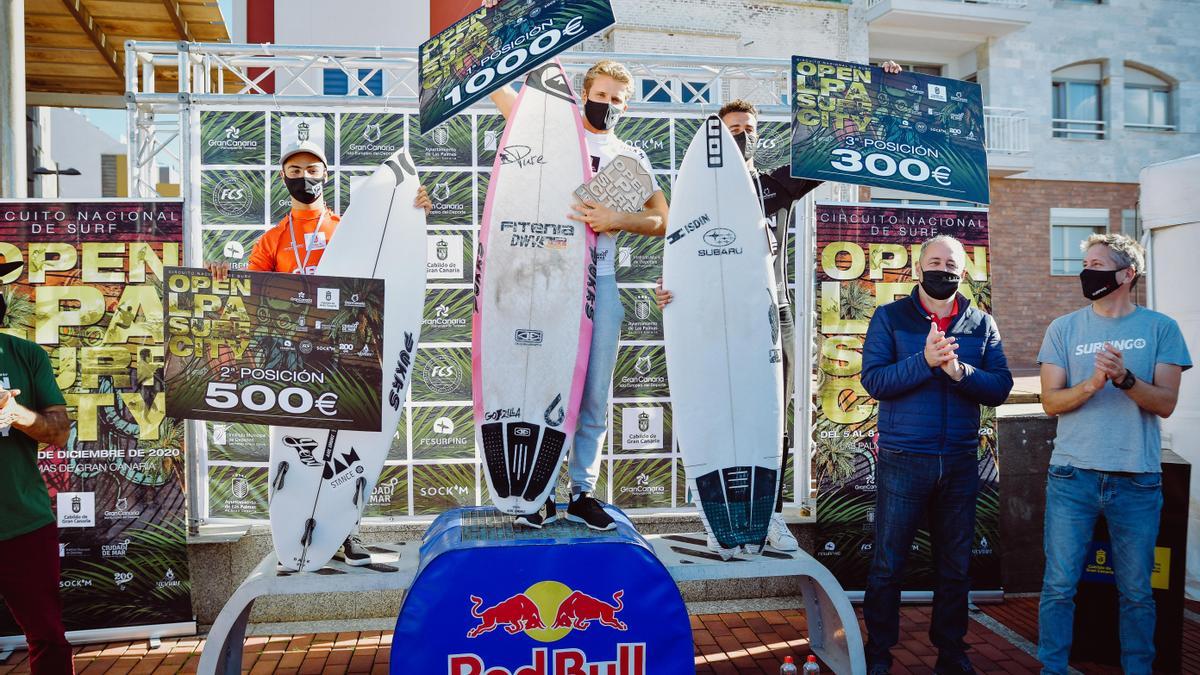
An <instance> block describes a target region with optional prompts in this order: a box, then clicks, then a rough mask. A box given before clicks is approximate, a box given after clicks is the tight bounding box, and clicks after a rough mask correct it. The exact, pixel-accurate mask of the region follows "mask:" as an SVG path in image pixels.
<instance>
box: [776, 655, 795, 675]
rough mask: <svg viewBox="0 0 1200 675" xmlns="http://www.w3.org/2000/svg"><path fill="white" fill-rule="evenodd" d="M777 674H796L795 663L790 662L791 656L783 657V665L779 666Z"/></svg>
mask: <svg viewBox="0 0 1200 675" xmlns="http://www.w3.org/2000/svg"><path fill="white" fill-rule="evenodd" d="M779 675H796V664H795V663H792V657H790V656H785V657H783V665H782V666H779Z"/></svg>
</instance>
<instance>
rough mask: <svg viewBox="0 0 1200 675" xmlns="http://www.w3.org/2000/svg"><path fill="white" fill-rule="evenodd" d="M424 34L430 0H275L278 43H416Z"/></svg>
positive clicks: (405, 45) (383, 44) (409, 45)
mask: <svg viewBox="0 0 1200 675" xmlns="http://www.w3.org/2000/svg"><path fill="white" fill-rule="evenodd" d="M450 1H452V0H435V2H450ZM454 1H457V0H454ZM428 38H429V0H336V1H335V2H329V1H328V0H322V1H318V0H275V42H276V43H277V44H293V45H315V44H322V45H369V46H375V45H379V46H382V47H413V48H416V47H417V46H418V45H420V44H421V43H422V42H424V41H425V40H427V39H428Z"/></svg>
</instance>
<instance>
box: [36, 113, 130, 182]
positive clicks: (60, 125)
mask: <svg viewBox="0 0 1200 675" xmlns="http://www.w3.org/2000/svg"><path fill="white" fill-rule="evenodd" d="M124 154H126V148H125V144H124V143H121V142H120V141H118V140H117V139H115V138H113V137H112V136H109V135H108V134H106V133H105V132H103V131H101V130H100V129H99V128H97V127H96V126H95V125H93V124H92V123H91V122H89V121H88V120H87V118H85V117H84V116H83V115H81V114H79V113H77V112H75V111H74V110H71V109H70V108H51V109H50V156H51V158H52V159H53V160H54V161H55V162H56V163H57V164H58V168H59V169H60V170H62V169H79V173H80V175H78V176H59V178H60V179H61V183H60V184H59V185H60V187H61V193H60V194H59V196H60V197H66V198H80V199H83V198H93V197H99V196H101V187H100V185H101V182H100V178H101V176H100V156H101V155H124ZM49 180H51V181H53V180H54V177H53V176H51V177H49ZM51 189H52V188H51Z"/></svg>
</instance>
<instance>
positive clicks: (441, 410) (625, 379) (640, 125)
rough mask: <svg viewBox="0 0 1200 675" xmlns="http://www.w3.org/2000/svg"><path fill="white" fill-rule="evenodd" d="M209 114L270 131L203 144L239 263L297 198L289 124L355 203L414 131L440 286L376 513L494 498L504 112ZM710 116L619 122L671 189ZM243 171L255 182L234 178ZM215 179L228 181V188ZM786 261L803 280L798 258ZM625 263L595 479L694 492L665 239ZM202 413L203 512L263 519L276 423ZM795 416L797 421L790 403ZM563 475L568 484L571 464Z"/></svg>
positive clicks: (209, 258)
mask: <svg viewBox="0 0 1200 675" xmlns="http://www.w3.org/2000/svg"><path fill="white" fill-rule="evenodd" d="M201 119H202V120H204V121H205V124H206V125H209V127H210V128H209V127H206V129H205V132H204V134H203V135H202V136H203V138H207V139H223V138H224V137H225V130H226V129H227V128H229V127H230V126H238V129H239V131H238V136H239V138H242V139H246V138H252V137H253V135H251V136H247V134H250V133H251V131H250V130H251V128H254V129H266V130H267V132H268V133H269V134H270V135H269V136H268V138H267V141H268V143H269V146H270V147H269V148H267V149H264V150H263V151H262V154H251V153H249V152H244V153H243V154H241V155H237V154H234V153H232V150H234V149H236V146H230V147H229V148H227V149H229V150H230V152H229V153H226V154H220V153H218V152H217V150H216V149H215V148H216V146H214V149H212V150H209V151H208V152H209V154H208V155H206V157H209V158H210V159H211V160H212V161H211V163H210V162H209V161H208V160H206V161H205V162H204V163H203V164H202V166H201V182H202V185H204V186H208V187H207V188H206V191H205V192H204V197H205V202H204V204H203V205H202V210H203V222H202V226H201V240H202V242H203V245H204V261H205V262H214V261H225V262H228V263H230V267H231V269H238V268H239V267H240V266H243V265H244V264H245V261H246V260H247V259H248V257H249V253H250V250H251V249H252V248H253V245H254V241H255V240H256V239H257V237H258V236H259V235H260V233H261V232H262V231H263V230H264V229H265V228H268V227H270V226H273V225H275V224H276V223H277V222H278V221H279V219H280V218H282V217H284V216H285V215H286V213H287V210H288V208H289V205H290V199H289V196H288V194H287V191H286V189H285V187H284V186H283V184H282V181H281V180H280V178H279V173H278V169H277V168H275V167H273V166H269V165H267V164H264V163H263V162H264V158H265V157H269V156H271V155H274V154H276V148H278V147H279V146H280V145H282V144H284V143H285V142H288V141H290V140H293V139H292V138H291V137H290V136H288V134H293V135H298V134H300V133H301V132H302V131H303V132H304V133H307V134H308V137H309V139H310V140H315V141H317V142H324V143H325V146H326V147H327V148H331V150H330V154H329V160H330V165H329V169H330V175H331V179H330V181H329V184H328V185H327V186H326V193H325V194H326V199H327V200H328V203H329V204H330V205H332V206H333V207H334V208H335V209H336V210H337V211H338V212H339V213H345V210H346V208H347V206H348V205H349V204H350V203H351V201H352V200H353V195H354V191H355V189H356V187H357V185H358V184H360V181H361V180H362V179H363V178H365V177H367V176H369V175H371V172H372V171H374V170H375V168H376V166H377V165H378V162H379V161H382V159H384V158H385V153H388V152H389V151H391V152H394V149H395V148H399V147H402V146H403V145H405V144H406V143H407V144H408V146H409V148H410V151H411V152H412V155H413V158H414V162H415V163H416V164H417V167H418V170H419V172H420V179H421V183H422V185H424V186H425V187H426V189H427V190H428V191H429V194H430V197H431V199H432V201H433V203H434V209H433V213H432V214H431V215H430V217H429V219H428V223H427V228H426V233H427V235H428V236H427V237H426V278H427V281H428V287H427V291H426V294H425V310H424V314H423V316H422V330H421V343H420V345H418V350H417V357H416V362H415V363H414V370H413V379H412V386H411V387H410V392H409V401H408V402H407V404H406V406H405V410H404V415H403V416H402V417H401V421H400V424H399V427H398V429H397V430H396V434H395V436H394V437H393V441H392V447H391V450H390V451H389V453H388V457H387V460H386V463H385V467H384V472H383V475H382V477H381V479H380V482H379V484H378V485H377V486H376V489H375V492H373V493H372V495H371V500H370V502H369V504H368V507H367V510H366V515H367V516H368V517H385V518H406V517H420V516H428V515H430V514H435V513H438V512H439V510H440V509H445V508H449V507H452V506H456V505H460V504H467V505H475V504H487V503H488V495H487V486H486V481H484V479H483V474H482V472H481V468H480V466H481V460H480V458H479V453H478V451H477V450H476V448H475V434H474V422H473V418H472V414H471V400H472V393H471V378H470V372H471V349H470V344H471V308H472V305H473V303H474V294H473V289H472V285H471V280H472V278H471V274H472V270H473V269H474V256H475V249H476V247H477V245H478V242H477V236H478V231H479V220H480V218H481V214H482V212H483V206H484V202H485V200H486V197H487V188H488V179H489V177H490V174H491V170H492V168H493V164H494V163H495V161H496V156H497V154H498V153H499V152H501V150H502V148H501V143H500V141H501V138H502V135H503V131H504V118H503V117H501V116H500V115H496V114H494V113H490V112H469V113H462V114H459V115H455V116H453V117H451V118H449V119H448V120H447V121H446V123H445V124H441V125H439V126H437V127H435V128H433V129H432V130H429V131H426V132H424V133H422V131H421V127H420V125H419V124H418V123H417V122H418V120H417V117H416V115H415V114H413V110H412V109H411V108H408V109H405V110H403V111H398V112H372V111H369V110H353V109H351V110H346V111H342V112H338V113H334V114H326V113H322V112H320V111H315V110H304V109H294V110H274V109H273V110H271V111H259V112H258V113H257V116H256V115H255V114H249V113H246V114H239V115H238V116H234V115H233V114H232V113H231V112H229V111H221V110H217V111H213V114H202V115H201ZM256 125H257V126H256ZM304 125H307V126H304ZM698 128H699V118H697V117H695V116H692V115H663V114H655V115H641V114H638V115H633V114H631V115H627V116H626V117H625V118H624V119H623V121H622V122H621V124H620V126H618V128H617V130H616V132H617V134H618V136H619V137H620V138H622V139H623V140H625V141H626V142H628V143H629V144H631V145H633V146H635V147H637V148H639V149H641V150H643V151H644V152H646V154H647V156H648V157H649V158H650V161H651V165H652V168H653V175H654V179H655V182H656V183H657V185H658V187H659V189H661V190H663V192H664V194H665V195H666V196H667V198H668V199H670V196H671V186H672V182H673V181H674V178H675V173H676V171H677V168H678V164H679V161H680V160H681V159H682V157H683V154H684V152H685V151H686V149H687V146H688V144H689V143H690V142H691V140H692V136H693V135H694V134H695V131H696V129H698ZM787 129H788V123H787V121H786V119H784V118H782V117H781V116H778V115H774V116H770V115H764V116H762V119H761V120H760V123H759V132H760V137H761V139H760V143H759V153H758V155H757V159H758V165H759V166H760V167H764V168H767V167H775V166H778V165H780V164H783V163H785V162H786V161H787V153H788V147H789V146H788V136H787ZM322 139H323V140H322ZM335 139H336V140H335ZM222 152H225V150H224V149H223V150H222ZM218 160H219V161H218ZM238 162H245V163H238ZM241 185H247V186H249V187H248V188H247V189H246V190H245V191H243V192H238V190H239V188H240V186H241ZM219 186H223V187H229V188H231V189H230V190H229V191H226V192H224V193H222V192H221V189H220V187H219ZM335 186H336V189H335ZM339 236H340V235H339ZM788 246H789V247H790V248H789V251H790V253H789V260H791V261H793V262H795V255H794V247H795V237H794V236H793V237H791V238H789V241H788ZM796 264H801V265H807V264H809V263H808V262H807V261H799V262H798V263H796ZM789 272H790V273H791V274H792V276H791V277H790V278H791V279H793V280H794V278H795V277H794V269H792V268H789ZM616 274H617V284H618V288H619V293H620V297H621V303H622V306H623V307H624V310H625V319H624V322H623V323H622V326H621V334H620V340H621V341H620V348H619V350H618V358H617V366H616V372H615V373H614V375H613V389H612V399H611V407H610V414H609V434H608V437H607V441H606V445H605V448H604V450H603V452H604V460H603V462H602V464H601V471H600V479H599V481H598V483H597V494H598V495H599V496H600V497H601V498H602V499H604V500H606V501H611V502H612V503H614V504H616V505H618V506H620V507H622V508H625V509H643V508H647V509H659V508H682V507H686V506H687V505H688V503H689V494H688V492H687V489H686V479H685V477H684V473H683V470H682V468H681V463H680V457H681V455H680V453H679V448H678V446H677V445H676V444H675V441H674V434H673V432H672V408H671V399H670V387H669V383H668V382H667V376H666V361H665V358H664V355H665V352H664V347H663V331H662V312H661V311H660V310H659V309H658V305H657V304H656V303H655V299H654V283H655V280H656V279H658V277H660V276H662V239H659V238H655V237H640V236H634V235H630V234H627V233H621V234H620V235H618V238H617V260H616ZM789 410H791V407H790V406H789ZM643 427H644V428H643ZM204 428H205V432H204V434H203V436H204V439H205V442H206V450H203V451H201V452H199V453H197V455H198V457H199V460H200V461H201V462H202V463H203V471H202V473H203V474H204V475H206V476H207V478H208V480H207V483H206V488H207V489H206V490H205V491H204V493H203V497H204V498H203V499H202V504H203V505H204V506H203V508H204V509H205V513H204V514H203V517H207V518H214V519H238V520H241V519H247V520H265V519H266V517H267V494H268V485H267V470H266V467H267V427H266V426H264V425H260V424H252V423H249V422H246V421H244V420H242V421H237V420H233V421H223V422H208V423H205V424H204ZM788 428H789V429H790V428H793V425H792V417H791V416H790V415H789V421H788ZM795 475H796V474H795V472H794V470H793V467H790V466H789V467H788V468H787V470H786V472H785V476H784V480H785V482H786V485H785V488H784V489H785V499H787V500H788V501H789V502H792V501H794V499H795V494H796V492H795V489H794V487H795V486H794V485H793V483H792V481H793V477H794V476H795ZM559 488H560V489H559V493H558V494H559V496H560V497H561V498H562V499H563V500H565V499H566V498H567V496H568V495H569V491H568V489H567V477H566V471H565V467H564V468H563V470H561V471H560V475H559Z"/></svg>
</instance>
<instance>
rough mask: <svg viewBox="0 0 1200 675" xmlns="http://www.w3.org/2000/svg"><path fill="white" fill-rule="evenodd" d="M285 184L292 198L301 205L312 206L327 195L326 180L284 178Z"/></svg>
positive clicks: (305, 177) (306, 177)
mask: <svg viewBox="0 0 1200 675" xmlns="http://www.w3.org/2000/svg"><path fill="white" fill-rule="evenodd" d="M283 184H284V185H286V186H287V189H288V192H289V193H291V195H292V198H293V199H295V200H296V201H298V202H300V203H301V204H311V203H313V202H315V201H317V200H318V199H320V198H321V195H322V194H324V193H325V178H324V177H321V178H310V177H308V176H304V177H302V178H288V177H286V176H284V178H283Z"/></svg>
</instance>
